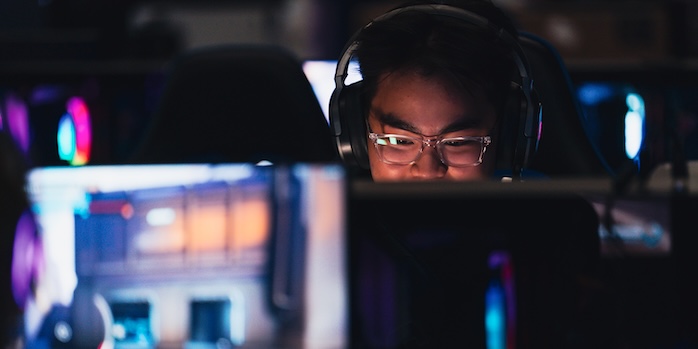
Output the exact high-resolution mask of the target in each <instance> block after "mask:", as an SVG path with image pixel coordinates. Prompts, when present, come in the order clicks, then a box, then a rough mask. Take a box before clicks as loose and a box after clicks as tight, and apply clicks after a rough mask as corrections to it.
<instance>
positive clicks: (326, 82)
mask: <svg viewBox="0 0 698 349" xmlns="http://www.w3.org/2000/svg"><path fill="white" fill-rule="evenodd" d="M336 69H337V61H331V60H330V61H312V60H311V61H305V62H304V63H303V71H304V72H305V76H306V77H307V78H308V81H310V85H311V86H312V87H313V92H315V96H316V97H317V99H318V101H319V102H320V106H321V107H322V111H323V112H324V113H325V119H327V122H329V120H330V99H331V98H332V92H334V88H335V83H334V75H335V71H336ZM360 80H361V74H360V73H359V66H358V64H357V63H355V62H352V63H350V64H349V69H348V71H347V79H346V81H345V84H346V85H350V84H352V83H355V82H357V81H360Z"/></svg>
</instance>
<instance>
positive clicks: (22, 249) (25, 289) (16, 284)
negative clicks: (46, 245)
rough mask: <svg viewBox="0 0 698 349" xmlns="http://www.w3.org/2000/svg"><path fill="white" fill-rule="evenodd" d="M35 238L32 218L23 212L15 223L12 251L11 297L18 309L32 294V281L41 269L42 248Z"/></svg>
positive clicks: (42, 260)
mask: <svg viewBox="0 0 698 349" xmlns="http://www.w3.org/2000/svg"><path fill="white" fill-rule="evenodd" d="M36 236H37V234H36V223H35V222H34V219H33V216H32V214H31V213H30V212H29V211H25V212H24V213H23V214H22V216H21V217H20V218H19V220H18V221H17V228H16V229H15V241H14V246H13V250H12V295H13V296H14V298H15V302H16V303H17V305H18V306H19V307H20V308H24V306H25V305H26V302H27V300H28V299H29V297H30V295H31V293H32V284H33V283H32V280H36V279H37V278H39V277H40V274H41V272H42V269H43V268H42V266H43V263H44V259H43V258H44V253H43V248H42V245H41V241H40V240H38V239H37V238H36Z"/></svg>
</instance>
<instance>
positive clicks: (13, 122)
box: [4, 94, 30, 152]
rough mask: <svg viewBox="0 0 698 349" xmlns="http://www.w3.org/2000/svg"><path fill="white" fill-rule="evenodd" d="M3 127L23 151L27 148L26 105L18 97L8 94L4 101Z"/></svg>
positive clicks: (27, 117)
mask: <svg viewBox="0 0 698 349" xmlns="http://www.w3.org/2000/svg"><path fill="white" fill-rule="evenodd" d="M5 112H6V115H5V120H4V127H5V128H6V129H8V130H9V131H10V134H12V137H14V139H15V140H16V141H17V144H19V146H20V147H21V149H22V150H23V151H25V152H26V151H28V150H29V141H30V139H29V112H28V111H27V105H26V104H25V103H24V100H22V99H21V98H20V97H18V96H16V95H14V94H10V95H9V96H8V97H7V100H6V101H5Z"/></svg>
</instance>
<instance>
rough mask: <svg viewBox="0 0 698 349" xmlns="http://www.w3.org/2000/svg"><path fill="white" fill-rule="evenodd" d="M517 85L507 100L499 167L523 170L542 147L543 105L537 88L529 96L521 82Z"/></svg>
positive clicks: (515, 170) (500, 135)
mask: <svg viewBox="0 0 698 349" xmlns="http://www.w3.org/2000/svg"><path fill="white" fill-rule="evenodd" d="M513 85H514V87H513V89H514V91H512V93H511V94H510V96H512V97H510V98H509V99H508V100H507V102H506V104H505V107H504V112H503V114H502V115H503V117H502V120H501V125H500V129H499V137H498V139H497V142H498V145H497V168H498V169H506V170H511V171H512V172H519V171H521V170H522V169H524V168H527V167H528V165H529V164H530V163H531V159H532V158H533V157H534V156H535V153H536V150H537V149H538V143H539V141H540V132H541V128H542V107H541V104H540V101H539V99H538V94H537V93H536V91H535V90H534V89H531V91H529V92H530V97H529V98H526V96H525V93H524V92H523V91H522V89H521V87H520V85H518V84H513ZM513 174H514V175H516V174H515V173H513Z"/></svg>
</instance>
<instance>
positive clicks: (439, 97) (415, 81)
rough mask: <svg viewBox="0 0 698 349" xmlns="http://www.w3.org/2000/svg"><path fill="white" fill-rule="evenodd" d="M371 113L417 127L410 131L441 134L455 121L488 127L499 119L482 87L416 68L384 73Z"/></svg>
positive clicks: (386, 120) (371, 114)
mask: <svg viewBox="0 0 698 349" xmlns="http://www.w3.org/2000/svg"><path fill="white" fill-rule="evenodd" d="M369 115H370V116H372V117H373V118H376V119H377V120H376V121H379V122H383V123H388V124H390V121H393V122H395V121H398V122H399V123H403V124H407V125H410V126H411V127H413V128H414V130H410V131H415V132H420V133H423V134H429V135H432V134H439V133H441V132H442V131H443V129H444V128H447V127H449V126H450V125H453V124H459V125H462V126H463V128H475V129H487V130H489V129H491V127H492V126H493V125H494V122H495V121H496V113H495V109H494V106H492V104H491V102H490V101H489V99H487V98H486V97H485V93H484V90H483V89H482V88H479V87H478V86H475V85H470V86H463V85H461V84H458V83H457V82H456V81H455V79H453V78H450V77H448V76H445V75H425V74H421V73H419V72H416V71H407V72H394V73H391V74H384V75H383V76H382V77H381V79H380V80H379V82H378V85H377V89H376V93H375V95H374V97H373V99H372V100H371V105H370V114H369ZM395 126H396V125H395ZM401 128H404V127H401Z"/></svg>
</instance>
